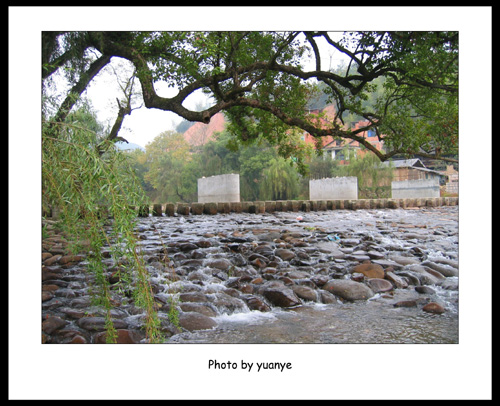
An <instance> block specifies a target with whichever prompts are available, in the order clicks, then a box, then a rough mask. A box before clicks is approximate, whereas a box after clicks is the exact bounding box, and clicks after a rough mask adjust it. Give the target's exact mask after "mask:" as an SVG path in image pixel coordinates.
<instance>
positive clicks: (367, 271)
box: [352, 263, 384, 279]
mask: <svg viewBox="0 0 500 406" xmlns="http://www.w3.org/2000/svg"><path fill="white" fill-rule="evenodd" d="M352 272H353V273H354V272H357V273H362V274H363V275H365V276H366V277H367V278H380V279H383V278H384V268H382V266H381V265H379V264H372V263H366V264H359V265H356V266H355V267H354V269H353V270H352Z"/></svg>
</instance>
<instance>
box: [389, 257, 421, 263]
mask: <svg viewBox="0 0 500 406" xmlns="http://www.w3.org/2000/svg"><path fill="white" fill-rule="evenodd" d="M390 259H391V260H392V261H395V262H397V263H398V264H400V265H411V264H420V260H418V259H417V258H413V257H404V256H402V255H391V257H390Z"/></svg>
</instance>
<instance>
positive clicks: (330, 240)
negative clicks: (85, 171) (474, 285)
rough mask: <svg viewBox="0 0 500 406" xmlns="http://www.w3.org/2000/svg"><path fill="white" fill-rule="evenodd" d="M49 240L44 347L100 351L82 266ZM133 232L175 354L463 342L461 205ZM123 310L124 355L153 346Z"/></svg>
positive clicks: (169, 220) (204, 218) (134, 312)
mask: <svg viewBox="0 0 500 406" xmlns="http://www.w3.org/2000/svg"><path fill="white" fill-rule="evenodd" d="M46 229H47V232H48V236H47V237H46V238H44V240H43V244H42V245H43V246H42V342H44V343H103V342H104V340H105V332H104V329H105V326H104V320H105V319H104V313H103V309H102V308H99V307H97V306H93V305H92V300H91V299H92V298H91V296H90V289H89V283H90V282H91V276H90V275H89V274H88V273H87V272H86V256H85V253H82V254H80V255H68V254H67V252H66V250H65V243H64V239H63V238H62V237H61V236H60V235H58V234H57V232H56V231H55V230H56V228H55V227H54V224H53V223H52V222H51V221H48V222H47V223H46ZM136 232H137V236H138V245H139V247H140V248H141V251H142V253H143V254H142V255H143V256H144V260H145V262H146V264H147V265H146V266H147V269H148V271H149V273H150V280H151V285H152V288H153V291H154V294H155V301H156V303H157V306H158V309H159V316H160V319H161V321H162V329H163V333H164V334H165V337H166V342H167V343H191V342H196V343H200V342H201V343H299V342H306V343H457V342H458V206H442V207H424V208H415V209H371V210H356V211H353V210H335V211H323V212H276V213H261V214H249V213H239V214H236V213H232V214H216V215H197V216H194V215H189V216H181V215H179V216H175V217H165V216H162V217H146V218H139V219H138V222H137V226H136ZM105 252H109V249H108V248H107V249H106V251H105ZM104 256H105V258H106V259H105V265H106V267H107V269H108V273H107V276H108V278H109V279H110V282H111V283H113V282H116V281H114V280H113V278H114V277H115V272H114V270H115V269H116V265H117V264H116V263H114V261H113V260H112V259H111V255H106V254H105V255H104ZM112 299H113V303H114V304H115V308H114V309H113V310H112V317H113V321H114V325H115V328H116V329H117V331H118V342H119V343H142V342H145V337H144V331H143V328H142V327H143V311H142V310H141V309H139V308H137V307H136V306H135V305H134V303H133V300H132V298H131V297H130V295H127V292H123V291H119V290H118V289H116V290H113V298H112ZM171 306H176V308H177V311H178V325H177V326H175V325H174V324H172V322H171V321H170V320H169V317H168V313H169V310H170V307H171Z"/></svg>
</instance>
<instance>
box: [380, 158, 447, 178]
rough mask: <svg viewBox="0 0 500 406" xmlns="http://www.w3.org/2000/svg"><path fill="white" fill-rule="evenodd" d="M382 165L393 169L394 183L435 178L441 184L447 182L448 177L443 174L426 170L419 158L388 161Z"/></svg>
mask: <svg viewBox="0 0 500 406" xmlns="http://www.w3.org/2000/svg"><path fill="white" fill-rule="evenodd" d="M382 165H383V166H388V167H391V168H393V181H402V180H421V179H435V178H438V179H439V183H440V184H444V183H445V181H446V176H445V175H444V174H443V173H442V172H438V171H434V170H432V169H428V168H426V167H425V165H424V164H423V163H422V161H421V160H420V159H418V158H414V159H400V160H395V161H386V162H383V163H382Z"/></svg>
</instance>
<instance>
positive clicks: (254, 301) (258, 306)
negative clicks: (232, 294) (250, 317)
mask: <svg viewBox="0 0 500 406" xmlns="http://www.w3.org/2000/svg"><path fill="white" fill-rule="evenodd" d="M243 299H244V300H245V302H246V304H247V306H248V308H249V309H250V310H258V311H260V312H268V311H270V310H271V308H270V307H269V306H268V305H267V304H266V303H265V302H264V301H262V300H261V299H259V298H258V297H257V296H253V295H246V296H244V297H243Z"/></svg>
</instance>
